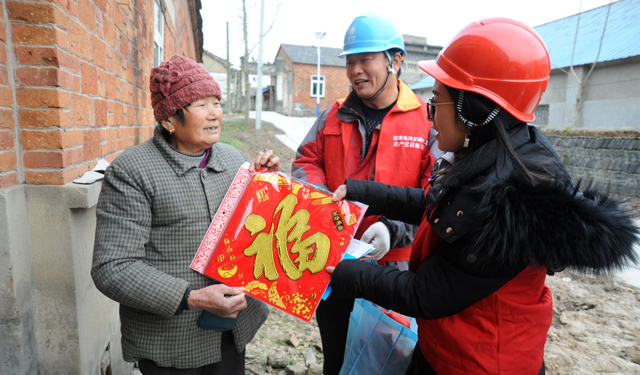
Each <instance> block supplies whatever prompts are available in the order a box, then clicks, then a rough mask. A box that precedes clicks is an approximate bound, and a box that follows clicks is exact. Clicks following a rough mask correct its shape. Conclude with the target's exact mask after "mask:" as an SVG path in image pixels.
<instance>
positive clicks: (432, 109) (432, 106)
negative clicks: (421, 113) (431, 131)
mask: <svg viewBox="0 0 640 375" xmlns="http://www.w3.org/2000/svg"><path fill="white" fill-rule="evenodd" d="M446 104H455V103H454V102H447V103H434V102H433V98H431V99H429V100H427V118H428V119H429V120H433V116H435V115H436V106H439V105H446Z"/></svg>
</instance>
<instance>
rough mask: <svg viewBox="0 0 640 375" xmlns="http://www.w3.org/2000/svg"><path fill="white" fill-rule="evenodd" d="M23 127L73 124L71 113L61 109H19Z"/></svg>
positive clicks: (66, 125)
mask: <svg viewBox="0 0 640 375" xmlns="http://www.w3.org/2000/svg"><path fill="white" fill-rule="evenodd" d="M18 114H19V116H20V127H21V128H48V127H52V126H57V127H69V126H71V113H70V112H69V111H63V110H60V109H21V110H19V111H18Z"/></svg>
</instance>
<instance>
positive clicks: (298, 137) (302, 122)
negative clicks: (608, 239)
mask: <svg viewBox="0 0 640 375" xmlns="http://www.w3.org/2000/svg"><path fill="white" fill-rule="evenodd" d="M249 116H250V117H251V118H255V116H256V114H255V112H250V114H249ZM261 119H262V121H266V122H269V123H272V124H273V125H274V126H275V127H277V128H278V129H280V130H282V131H284V132H285V134H280V135H278V136H277V137H278V139H279V140H280V141H281V142H282V143H284V144H285V145H287V146H288V147H289V148H291V149H292V150H296V149H297V148H298V145H299V144H300V143H301V142H302V140H303V139H304V136H305V135H306V134H307V132H308V131H309V129H310V128H311V126H312V125H313V123H314V121H315V120H316V118H315V117H289V116H284V115H281V114H279V113H277V112H262V114H261ZM636 226H638V227H640V219H638V220H636ZM636 252H637V253H638V254H640V246H636ZM639 257H640V255H639ZM616 276H617V277H618V279H619V280H620V281H622V282H624V283H626V284H629V285H631V286H633V287H635V288H638V289H640V265H636V266H632V267H628V268H627V269H625V270H623V271H620V272H617V273H616Z"/></svg>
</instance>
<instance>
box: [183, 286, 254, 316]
mask: <svg viewBox="0 0 640 375" xmlns="http://www.w3.org/2000/svg"><path fill="white" fill-rule="evenodd" d="M225 295H227V296H231V297H225ZM188 302H189V310H200V309H201V310H207V311H209V312H211V313H214V314H216V315H218V316H220V317H222V318H237V317H238V313H239V312H240V310H244V309H246V308H247V299H246V297H245V295H244V288H243V287H230V286H226V285H224V284H216V285H210V286H208V287H206V288H202V289H198V290H192V291H191V294H189V299H188Z"/></svg>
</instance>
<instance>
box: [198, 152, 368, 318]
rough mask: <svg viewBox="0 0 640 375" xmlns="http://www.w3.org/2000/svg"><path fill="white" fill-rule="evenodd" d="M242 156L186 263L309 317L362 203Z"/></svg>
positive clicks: (356, 222)
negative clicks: (259, 166)
mask: <svg viewBox="0 0 640 375" xmlns="http://www.w3.org/2000/svg"><path fill="white" fill-rule="evenodd" d="M331 196H332V195H331V193H329V192H326V191H321V190H318V189H316V188H314V187H311V186H310V185H307V184H305V183H303V182H300V181H297V180H295V179H293V178H291V177H289V176H287V175H285V174H283V173H279V172H273V171H270V170H267V169H259V170H257V171H255V172H253V173H250V172H249V163H245V165H243V166H242V167H241V168H240V170H239V171H238V174H237V175H236V178H235V179H234V180H233V182H232V184H231V187H230V188H229V190H228V191H227V194H226V195H225V197H224V200H223V201H222V204H221V205H220V207H219V208H218V211H217V212H216V215H215V217H214V218H213V221H212V222H211V225H210V226H209V229H208V231H207V233H206V235H205V237H204V239H203V240H202V243H201V245H200V248H199V249H198V252H197V253H196V256H195V258H194V259H193V262H192V263H191V268H192V269H193V270H195V271H197V272H200V273H202V274H205V275H207V276H209V277H211V278H214V279H216V280H218V281H220V282H222V283H224V284H226V285H229V286H243V287H244V288H245V293H247V294H249V295H251V296H253V297H255V298H257V299H259V300H262V301H264V302H266V303H268V304H270V305H273V306H275V307H277V308H279V309H281V310H283V311H285V312H287V313H289V314H292V315H294V316H296V317H298V318H300V319H303V320H305V321H307V322H308V321H310V320H311V317H312V316H313V313H314V312H315V310H316V308H317V306H318V303H319V302H320V299H321V297H322V295H323V293H324V291H325V289H326V288H327V285H328V283H329V281H330V279H331V277H330V275H329V274H328V273H327V272H326V271H325V268H326V267H327V266H335V265H336V264H338V262H340V260H342V257H343V256H344V254H345V251H346V250H347V247H348V246H349V243H350V242H351V239H352V238H353V236H354V234H355V233H356V230H357V228H358V225H359V224H360V222H361V220H362V218H363V216H364V213H365V211H366V209H367V206H366V205H362V204H360V203H354V202H349V201H347V200H341V201H339V202H333V201H332V199H331Z"/></svg>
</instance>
